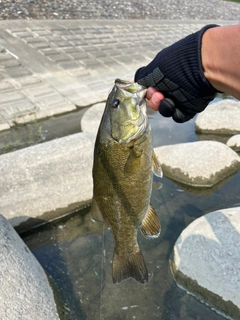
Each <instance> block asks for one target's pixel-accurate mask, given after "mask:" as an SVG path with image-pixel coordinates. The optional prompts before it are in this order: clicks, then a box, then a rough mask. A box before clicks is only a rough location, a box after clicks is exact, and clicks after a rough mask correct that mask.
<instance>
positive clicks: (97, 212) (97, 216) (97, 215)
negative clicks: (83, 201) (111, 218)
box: [90, 199, 104, 222]
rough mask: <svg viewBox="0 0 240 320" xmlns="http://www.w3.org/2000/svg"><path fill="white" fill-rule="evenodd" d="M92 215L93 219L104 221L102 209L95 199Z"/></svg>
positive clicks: (92, 205) (91, 210)
mask: <svg viewBox="0 0 240 320" xmlns="http://www.w3.org/2000/svg"><path fill="white" fill-rule="evenodd" d="M90 217H91V219H92V220H93V221H100V222H104V219H103V216H102V214H101V211H100V209H99V207H98V204H97V202H96V201H95V200H94V199H93V201H92V204H91V209H90Z"/></svg>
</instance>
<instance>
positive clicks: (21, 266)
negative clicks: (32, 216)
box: [0, 214, 59, 320]
mask: <svg viewBox="0 0 240 320" xmlns="http://www.w3.org/2000/svg"><path fill="white" fill-rule="evenodd" d="M0 274H1V277H0V319H4V320H16V319H24V320H32V319H44V320H57V319H59V317H58V314H57V309H56V305H55V302H54V297H53V292H52V290H51V288H50V286H49V283H48V280H47V276H46V274H45V273H44V271H43V269H42V267H41V266H40V264H39V263H38V261H37V260H36V258H35V257H34V256H33V254H32V253H31V252H30V250H29V249H28V248H27V247H26V245H25V244H24V242H23V241H22V240H21V238H20V237H19V235H18V234H17V233H16V231H15V230H14V229H13V228H12V226H11V225H10V224H9V222H8V221H6V219H5V218H4V217H3V216H2V215H1V214H0Z"/></svg>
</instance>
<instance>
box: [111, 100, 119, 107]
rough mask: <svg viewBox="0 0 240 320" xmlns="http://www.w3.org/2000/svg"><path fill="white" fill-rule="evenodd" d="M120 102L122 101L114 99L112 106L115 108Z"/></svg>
mask: <svg viewBox="0 0 240 320" xmlns="http://www.w3.org/2000/svg"><path fill="white" fill-rule="evenodd" d="M119 104H120V101H119V100H118V99H114V100H113V102H112V107H113V108H117V107H118V106H119Z"/></svg>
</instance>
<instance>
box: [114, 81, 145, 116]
mask: <svg viewBox="0 0 240 320" xmlns="http://www.w3.org/2000/svg"><path fill="white" fill-rule="evenodd" d="M115 86H116V87H117V88H119V89H121V90H123V91H126V92H128V93H130V94H132V96H133V97H134V98H137V100H138V105H139V107H140V108H141V110H142V112H143V113H144V114H145V115H147V107H146V103H145V96H146V92H147V88H146V87H144V86H142V85H140V84H138V83H137V82H131V81H126V80H121V79H116V80H115Z"/></svg>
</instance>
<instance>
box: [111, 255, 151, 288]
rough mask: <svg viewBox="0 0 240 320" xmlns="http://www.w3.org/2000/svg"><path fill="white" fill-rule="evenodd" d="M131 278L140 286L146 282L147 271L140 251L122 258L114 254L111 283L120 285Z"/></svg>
mask: <svg viewBox="0 0 240 320" xmlns="http://www.w3.org/2000/svg"><path fill="white" fill-rule="evenodd" d="M131 277H132V278H134V279H135V280H136V281H138V282H140V283H142V284H145V283H147V282H148V271H147V267H146V265H145V262H144V258H143V255H142V253H141V251H140V250H139V251H138V252H136V253H132V254H130V255H123V256H120V255H118V254H116V253H115V252H114V257H113V273H112V278H113V283H120V282H122V281H123V280H126V279H128V278H131Z"/></svg>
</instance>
